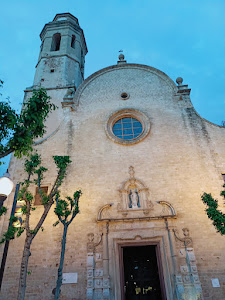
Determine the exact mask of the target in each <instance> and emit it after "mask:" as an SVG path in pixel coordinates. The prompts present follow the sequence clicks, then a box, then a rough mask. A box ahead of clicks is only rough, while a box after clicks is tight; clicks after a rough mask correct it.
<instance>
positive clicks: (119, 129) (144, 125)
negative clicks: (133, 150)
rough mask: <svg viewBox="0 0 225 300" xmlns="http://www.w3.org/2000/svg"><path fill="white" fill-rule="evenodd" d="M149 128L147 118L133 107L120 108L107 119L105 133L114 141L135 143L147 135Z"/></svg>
mask: <svg viewBox="0 0 225 300" xmlns="http://www.w3.org/2000/svg"><path fill="white" fill-rule="evenodd" d="M149 130H150V122H149V120H148V118H147V117H146V116H145V115H144V114H143V113H141V112H140V111H137V110H133V109H124V110H120V111H118V112H116V113H114V114H113V115H111V117H110V118H109V120H108V123H107V126H106V133H107V135H108V137H109V138H111V139H112V140H113V141H114V142H117V143H120V144H126V145H127V144H135V143H138V142H140V141H141V140H142V139H143V138H145V137H146V136H147V134H148V133H149Z"/></svg>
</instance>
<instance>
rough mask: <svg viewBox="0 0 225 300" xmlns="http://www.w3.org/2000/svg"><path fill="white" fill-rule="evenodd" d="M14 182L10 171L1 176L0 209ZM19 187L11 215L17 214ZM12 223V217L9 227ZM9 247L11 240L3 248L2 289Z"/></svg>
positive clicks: (0, 278)
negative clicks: (10, 176)
mask: <svg viewBox="0 0 225 300" xmlns="http://www.w3.org/2000/svg"><path fill="white" fill-rule="evenodd" d="M13 186H14V184H13V182H12V180H11V179H10V178H9V172H8V170H7V172H6V173H5V174H3V177H0V209H1V208H2V206H3V202H4V201H5V200H6V199H7V197H8V195H9V194H10V193H11V192H12V189H13ZM19 187H20V185H19V184H17V185H16V190H15V195H14V200H13V205H12V210H11V217H12V216H14V214H15V209H16V202H17V195H18V192H19ZM11 225H12V221H11V219H10V221H9V227H10V226H11ZM8 248H9V240H7V241H6V242H5V246H4V250H3V255H2V262H1V266H0V290H1V286H2V279H3V274H4V270H5V263H6V258H7V254H8Z"/></svg>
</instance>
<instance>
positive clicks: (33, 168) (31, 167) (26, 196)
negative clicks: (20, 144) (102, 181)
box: [0, 152, 78, 243]
mask: <svg viewBox="0 0 225 300" xmlns="http://www.w3.org/2000/svg"><path fill="white" fill-rule="evenodd" d="M54 161H55V163H56V166H57V168H58V176H57V178H56V180H55V183H54V184H53V188H52V191H51V192H50V194H49V195H46V193H45V192H44V191H43V190H41V182H42V180H43V174H44V172H46V171H47V169H46V168H44V167H43V166H41V157H40V155H38V154H37V153H36V152H35V153H33V154H31V155H30V156H29V157H28V158H27V159H26V161H25V164H24V170H25V172H26V173H27V179H25V180H24V181H23V182H21V183H20V186H21V188H20V190H19V192H18V196H17V201H24V205H22V207H21V211H22V214H23V215H25V218H28V217H29V215H30V214H31V212H32V211H35V209H36V208H35V207H33V198H34V197H33V195H32V193H31V192H30V191H29V187H30V185H31V184H33V183H35V184H36V186H37V187H38V191H39V194H40V197H41V202H42V205H43V206H44V207H47V206H48V205H50V206H51V204H52V203H53V199H54V197H56V195H59V194H58V187H59V186H60V185H61V183H62V180H63V178H64V177H65V174H66V168H67V166H68V164H69V163H70V162H71V161H70V159H69V156H54ZM31 179H32V180H31ZM74 195H75V194H74ZM77 195H78V194H76V197H77ZM62 201H64V200H62ZM74 201H75V200H72V199H71V200H70V201H69V203H70V204H71V203H73V206H74V205H75V202H74ZM63 205H64V206H63ZM66 206H67V205H66V203H64V202H62V208H61V210H63V209H64V210H65V212H64V213H65V216H68V210H67V208H66ZM5 209H6V208H4V207H2V210H1V211H0V215H1V212H2V213H5ZM28 220H29V219H28ZM16 221H18V218H16V217H11V218H10V223H11V224H13V223H14V222H16ZM43 221H44V219H43ZM41 225H42V223H41V224H40V226H36V227H35V228H34V229H31V228H30V226H29V221H28V223H27V222H26V221H23V222H22V224H21V227H13V225H11V226H9V229H8V230H7V232H5V233H4V234H3V237H2V240H0V243H3V242H4V241H6V240H10V239H13V238H14V237H15V236H17V237H19V236H20V235H21V234H22V233H23V232H24V231H25V230H26V231H27V232H28V234H31V235H33V236H35V235H36V234H37V232H38V231H39V229H41V230H42V231H43V230H44V228H43V227H42V226H41Z"/></svg>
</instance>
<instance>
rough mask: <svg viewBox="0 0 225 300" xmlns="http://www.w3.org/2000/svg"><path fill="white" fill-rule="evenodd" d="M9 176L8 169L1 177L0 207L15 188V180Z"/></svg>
mask: <svg viewBox="0 0 225 300" xmlns="http://www.w3.org/2000/svg"><path fill="white" fill-rule="evenodd" d="M9 176H10V175H9V172H8V170H7V172H6V173H5V174H3V177H1V178H0V209H1V208H2V206H3V203H4V201H5V200H6V199H7V197H8V195H9V194H10V193H11V192H12V189H13V182H12V180H11V179H10V178H9Z"/></svg>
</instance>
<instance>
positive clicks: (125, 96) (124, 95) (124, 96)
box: [120, 93, 130, 100]
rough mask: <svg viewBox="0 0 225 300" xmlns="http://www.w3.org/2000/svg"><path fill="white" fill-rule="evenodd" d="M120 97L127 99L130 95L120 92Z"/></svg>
mask: <svg viewBox="0 0 225 300" xmlns="http://www.w3.org/2000/svg"><path fill="white" fill-rule="evenodd" d="M120 97H121V99H122V100H127V99H128V98H129V97H130V96H129V94H127V93H122V94H121V95H120Z"/></svg>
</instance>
